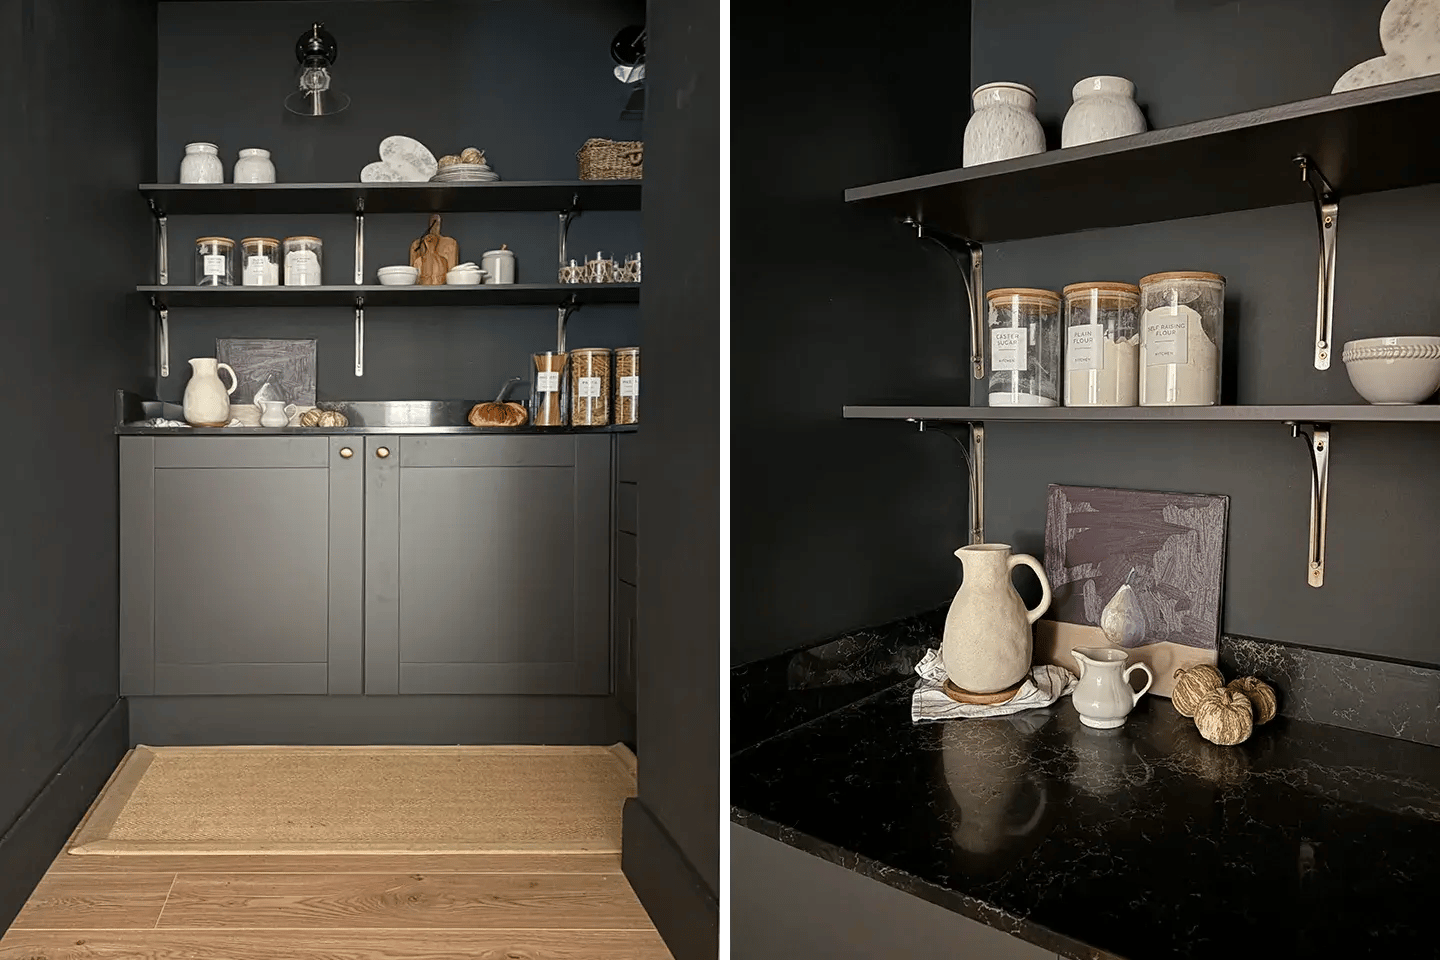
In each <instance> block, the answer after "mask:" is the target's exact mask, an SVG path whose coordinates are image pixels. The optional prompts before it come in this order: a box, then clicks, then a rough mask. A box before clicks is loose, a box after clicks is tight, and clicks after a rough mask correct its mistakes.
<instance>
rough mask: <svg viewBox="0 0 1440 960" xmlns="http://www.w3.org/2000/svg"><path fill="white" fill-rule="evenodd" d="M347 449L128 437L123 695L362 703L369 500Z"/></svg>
mask: <svg viewBox="0 0 1440 960" xmlns="http://www.w3.org/2000/svg"><path fill="white" fill-rule="evenodd" d="M345 446H347V444H346V443H344V442H342V438H339V437H274V438H270V437H233V438H232V437H223V438H222V437H214V438H212V437H193V438H191V437H122V438H121V500H122V504H121V553H122V570H121V595H122V599H121V608H122V609H121V647H122V671H121V672H122V690H121V693H123V694H127V695H146V694H153V695H162V696H163V695H185V694H325V693H359V692H361V690H360V686H361V683H360V676H361V673H360V645H361V642H362V632H361V631H362V624H361V619H360V612H361V611H360V603H361V591H362V582H361V575H362V570H361V559H360V553H359V551H360V543H359V541H360V534H361V523H362V520H361V518H362V516H363V513H362V508H363V504H362V500H361V497H362V489H363V488H362V482H361V481H362V477H361V467H360V464H359V463H356V462H354V461H356V460H358V459H359V458H358V457H352V458H343V457H342V456H341V454H340V450H341V449H342V448H343V447H345ZM332 448H333V449H332Z"/></svg>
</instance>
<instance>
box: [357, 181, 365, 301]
mask: <svg viewBox="0 0 1440 960" xmlns="http://www.w3.org/2000/svg"><path fill="white" fill-rule="evenodd" d="M364 285H365V198H364V197H360V198H359V199H357V200H356V201H355V286H357V287H363V286H364Z"/></svg>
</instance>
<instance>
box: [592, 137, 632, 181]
mask: <svg viewBox="0 0 1440 960" xmlns="http://www.w3.org/2000/svg"><path fill="white" fill-rule="evenodd" d="M575 159H576V160H579V161H580V179H581V180H640V179H642V178H643V177H644V176H645V143H644V141H641V140H594V139H592V140H586V141H585V146H583V147H581V148H580V150H579V152H578V153H576V154H575Z"/></svg>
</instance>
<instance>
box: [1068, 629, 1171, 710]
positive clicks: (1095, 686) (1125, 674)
mask: <svg viewBox="0 0 1440 960" xmlns="http://www.w3.org/2000/svg"><path fill="white" fill-rule="evenodd" d="M1070 655H1071V656H1072V657H1074V658H1075V662H1076V663H1078V664H1079V665H1080V682H1079V683H1078V684H1076V685H1075V692H1074V693H1072V694H1070V702H1071V703H1073V704H1075V710H1076V712H1077V713H1079V714H1080V722H1081V723H1083V724H1085V725H1086V726H1087V727H1097V728H1099V729H1101V730H1108V729H1110V728H1111V727H1118V726H1120V725H1121V724H1123V723H1124V722H1125V718H1126V717H1128V716H1130V711H1131V710H1133V709H1135V704H1137V703H1139V702H1140V698H1141V697H1143V696H1145V692H1146V691H1147V690H1149V689H1150V684H1152V683H1154V682H1155V675H1154V674H1153V673H1151V672H1150V668H1149V667H1147V666H1145V664H1143V663H1139V662H1136V663H1132V664H1131V665H1130V666H1129V667H1126V666H1125V661H1126V660H1128V659H1129V654H1127V653H1126V652H1125V651H1124V650H1120V649H1117V648H1115V647H1076V648H1075V649H1074V650H1071V651H1070ZM1136 670H1144V671H1145V686H1143V687H1141V688H1140V692H1139V693H1136V692H1135V688H1134V687H1132V686H1130V674H1132V673H1134V672H1135V671H1136Z"/></svg>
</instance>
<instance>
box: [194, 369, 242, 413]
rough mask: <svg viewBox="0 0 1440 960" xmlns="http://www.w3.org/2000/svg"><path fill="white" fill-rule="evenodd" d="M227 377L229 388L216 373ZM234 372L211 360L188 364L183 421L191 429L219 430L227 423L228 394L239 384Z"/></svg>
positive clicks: (228, 411)
mask: <svg viewBox="0 0 1440 960" xmlns="http://www.w3.org/2000/svg"><path fill="white" fill-rule="evenodd" d="M222 369H223V370H225V371H226V372H227V373H229V374H230V389H229V390H226V389H225V384H224V383H222V382H221V381H220V370H222ZM239 382H240V381H239V380H237V379H236V377H235V370H234V368H232V367H231V366H230V364H228V363H221V362H220V361H218V360H216V359H215V358H214V357H195V358H193V359H192V360H191V361H190V382H189V383H187V384H185V406H184V410H185V422H186V423H188V424H190V426H192V427H223V426H225V424H227V423H229V422H230V394H232V393H234V392H235V387H236V386H237V385H238V384H239Z"/></svg>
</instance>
